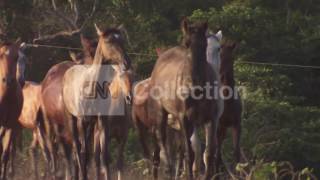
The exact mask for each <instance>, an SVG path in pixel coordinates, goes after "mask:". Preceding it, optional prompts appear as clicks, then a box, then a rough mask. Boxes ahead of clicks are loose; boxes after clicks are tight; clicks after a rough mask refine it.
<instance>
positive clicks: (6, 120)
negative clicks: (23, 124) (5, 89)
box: [0, 86, 23, 128]
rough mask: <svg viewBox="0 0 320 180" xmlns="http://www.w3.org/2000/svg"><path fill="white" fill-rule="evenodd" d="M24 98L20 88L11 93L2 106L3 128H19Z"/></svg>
mask: <svg viewBox="0 0 320 180" xmlns="http://www.w3.org/2000/svg"><path fill="white" fill-rule="evenodd" d="M22 103H23V96H22V91H21V89H20V86H18V87H17V88H15V89H12V90H10V91H9V93H8V94H7V95H6V97H5V98H4V101H3V104H1V106H0V107H1V110H0V124H1V126H4V127H8V128H14V127H17V124H18V118H19V115H20V113H21V110H22Z"/></svg>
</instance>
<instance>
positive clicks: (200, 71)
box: [150, 20, 222, 179]
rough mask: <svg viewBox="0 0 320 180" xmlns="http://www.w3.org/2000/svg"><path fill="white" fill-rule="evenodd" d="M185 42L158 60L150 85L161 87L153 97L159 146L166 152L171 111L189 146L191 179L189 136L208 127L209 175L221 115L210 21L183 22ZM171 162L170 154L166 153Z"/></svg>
mask: <svg viewBox="0 0 320 180" xmlns="http://www.w3.org/2000/svg"><path fill="white" fill-rule="evenodd" d="M182 31H183V33H184V43H183V44H184V46H178V47H174V48H171V49H169V50H167V51H166V52H164V53H163V54H162V55H161V56H160V57H159V58H158V60H157V62H156V65H155V68H154V69H153V72H152V75H151V80H150V85H151V86H150V87H151V88H153V89H158V93H159V92H161V95H159V94H158V97H152V96H151V98H150V99H151V101H153V103H152V105H153V106H152V107H151V108H152V109H153V113H154V114H153V116H154V117H155V118H156V121H155V122H156V123H157V128H156V129H155V132H156V133H155V134H156V136H157V137H156V138H157V142H159V146H160V149H164V151H165V152H164V154H165V156H167V153H166V151H167V150H166V146H165V141H166V126H167V117H168V114H171V115H172V116H173V117H174V118H173V119H176V120H178V121H179V123H180V126H181V129H182V134H183V137H184V139H183V141H184V144H185V149H186V165H187V172H188V178H190V179H192V178H193V175H192V163H193V158H194V155H193V152H192V150H191V142H190V137H191V135H192V133H193V127H194V126H201V125H205V128H206V152H205V155H204V156H205V157H204V158H205V162H206V173H205V179H210V178H211V177H212V176H213V171H214V167H213V166H214V163H213V162H214V151H215V150H214V144H215V142H214V140H215V138H214V137H215V135H216V128H217V123H218V117H219V108H222V107H220V106H219V103H218V102H217V99H215V98H212V97H211V98H209V97H207V96H206V94H210V95H211V96H213V95H214V88H213V87H214V82H215V81H217V74H216V73H215V72H214V70H213V69H212V68H211V67H210V65H209V64H208V63H207V61H206V48H207V39H206V31H207V23H194V24H190V23H189V22H188V21H186V20H184V21H183V22H182ZM206 84H207V85H209V86H211V87H212V88H209V89H208V88H205V85H206ZM165 159H167V162H168V164H169V165H170V162H169V161H168V156H167V157H165Z"/></svg>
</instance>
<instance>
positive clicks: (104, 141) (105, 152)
mask: <svg viewBox="0 0 320 180" xmlns="http://www.w3.org/2000/svg"><path fill="white" fill-rule="evenodd" d="M99 120H100V121H101V124H102V129H101V133H100V148H101V151H100V161H101V167H102V173H103V175H104V176H105V177H106V179H107V180H110V179H111V170H110V151H109V143H110V134H109V133H110V130H109V120H102V118H101V117H100V118H99Z"/></svg>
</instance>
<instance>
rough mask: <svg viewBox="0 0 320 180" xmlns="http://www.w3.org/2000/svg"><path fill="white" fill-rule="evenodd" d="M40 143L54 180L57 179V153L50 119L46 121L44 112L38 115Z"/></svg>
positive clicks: (37, 129) (40, 111)
mask: <svg viewBox="0 0 320 180" xmlns="http://www.w3.org/2000/svg"><path fill="white" fill-rule="evenodd" d="M36 131H37V133H38V143H39V145H40V148H41V150H42V154H43V156H44V158H45V159H46V161H47V165H48V166H47V168H48V170H49V171H51V174H52V176H53V179H55V173H56V162H55V151H54V149H53V143H52V137H51V125H50V123H49V121H48V119H45V115H44V111H42V110H39V111H38V114H37V127H36Z"/></svg>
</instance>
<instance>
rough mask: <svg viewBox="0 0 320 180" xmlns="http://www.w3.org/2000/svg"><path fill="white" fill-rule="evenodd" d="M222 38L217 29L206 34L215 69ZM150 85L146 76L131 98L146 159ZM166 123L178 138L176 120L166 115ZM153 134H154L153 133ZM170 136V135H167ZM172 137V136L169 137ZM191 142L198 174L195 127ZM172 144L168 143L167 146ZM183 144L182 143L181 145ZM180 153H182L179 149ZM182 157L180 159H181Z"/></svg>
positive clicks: (150, 125) (198, 148)
mask: <svg viewBox="0 0 320 180" xmlns="http://www.w3.org/2000/svg"><path fill="white" fill-rule="evenodd" d="M221 39H222V32H221V31H219V32H218V33H216V34H208V35H207V42H208V46H207V61H208V63H210V64H211V66H212V68H214V70H215V71H218V70H219V67H218V66H219V65H220V56H219V53H220V52H219V49H220V42H221ZM156 52H157V55H158V56H160V55H161V54H162V53H163V52H165V49H161V48H157V49H156ZM149 86H150V78H147V79H145V80H142V81H140V82H139V83H137V84H136V86H135V88H134V96H133V97H134V98H133V106H132V119H133V122H134V124H135V127H136V128H137V130H138V134H139V139H140V143H141V145H142V149H143V154H144V157H145V158H146V159H149V158H150V152H149V149H148V146H147V143H146V137H148V135H146V133H147V132H148V131H149V133H150V131H151V133H152V129H154V127H155V125H156V124H155V121H153V120H154V119H152V117H148V107H149V105H148V97H149V90H150V88H149ZM168 125H169V127H170V128H171V129H174V130H173V131H172V132H173V133H172V135H173V136H178V137H177V138H180V137H181V135H180V134H177V133H174V132H175V130H180V129H181V128H180V126H179V124H177V122H176V121H173V120H172V116H171V115H170V114H169V115H168ZM153 136H154V135H153ZM169 136H170V135H169ZM170 138H173V137H170ZM191 142H192V150H193V151H194V153H195V160H194V163H193V168H192V169H193V172H194V174H195V175H197V174H198V172H199V171H200V167H201V165H202V158H201V154H202V150H201V144H200V140H199V137H198V133H197V129H195V132H194V133H193V135H192V136H191ZM172 143H174V144H175V145H177V142H172ZM170 146H172V145H169V147H170ZM182 146H183V145H182ZM180 153H183V151H181V152H180ZM181 158H182V159H181ZM182 160H183V155H180V158H178V162H177V167H176V178H177V177H178V175H179V173H180V167H181V164H182V163H181V161H182Z"/></svg>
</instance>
